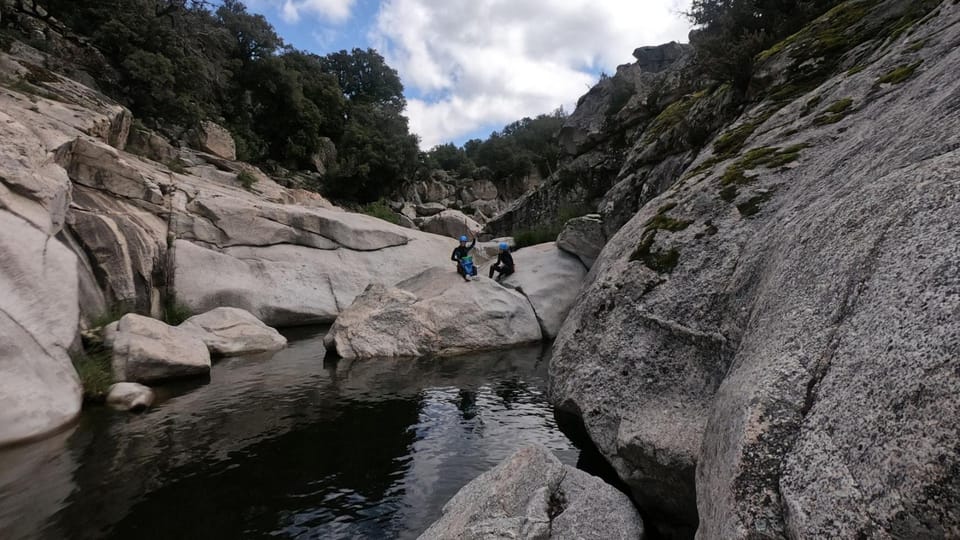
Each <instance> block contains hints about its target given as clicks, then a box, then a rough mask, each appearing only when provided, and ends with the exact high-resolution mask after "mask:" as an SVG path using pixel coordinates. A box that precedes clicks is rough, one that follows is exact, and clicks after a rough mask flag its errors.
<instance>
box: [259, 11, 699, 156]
mask: <svg viewBox="0 0 960 540" xmlns="http://www.w3.org/2000/svg"><path fill="white" fill-rule="evenodd" d="M245 3H246V5H247V7H248V9H249V10H250V11H252V12H255V13H261V14H263V15H264V16H265V17H266V18H267V20H269V21H270V23H271V24H273V26H274V27H275V28H276V30H277V32H278V33H279V34H280V35H281V36H282V37H283V39H284V41H286V42H287V43H289V44H291V45H293V46H294V47H296V48H298V49H304V50H307V51H310V52H314V53H317V54H321V55H322V54H326V53H328V52H331V51H337V50H340V49H347V50H349V49H352V48H354V47H360V48H368V47H369V48H374V49H377V50H378V51H379V52H380V53H381V54H382V55H383V56H384V57H385V58H386V59H387V63H388V64H390V66H392V67H393V68H395V69H396V70H397V71H398V72H399V73H400V79H401V81H402V82H403V85H404V89H405V94H406V97H407V111H406V114H407V116H408V117H409V118H410V130H411V131H412V132H414V133H416V134H417V135H419V136H420V146H421V148H423V149H429V148H432V147H433V146H435V145H437V144H441V143H446V142H454V143H457V144H462V143H463V142H464V141H466V140H468V139H471V138H485V137H487V136H488V135H489V134H490V133H491V132H492V131H495V130H499V129H500V128H502V127H503V126H504V125H506V124H509V123H510V122H513V121H515V120H519V119H521V118H523V117H525V116H530V117H533V116H536V115H538V114H543V113H549V112H552V111H554V110H556V109H557V108H558V107H561V106H562V107H563V108H564V109H565V110H566V111H568V112H572V111H573V109H574V106H575V104H576V102H577V99H578V98H579V97H580V96H582V95H583V94H585V93H586V92H587V90H589V89H590V87H591V86H593V84H595V83H596V81H597V79H598V78H599V75H600V74H601V73H608V74H612V73H614V72H615V71H616V67H617V66H618V65H620V64H625V63H629V62H632V61H633V56H632V53H633V50H634V49H635V48H637V47H640V46H643V45H658V44H661V43H666V42H668V41H682V42H686V41H687V34H688V32H689V31H690V24H689V23H688V22H687V20H686V19H685V18H684V17H683V15H682V12H683V11H685V10H686V9H688V8H689V5H690V0H246V1H245Z"/></svg>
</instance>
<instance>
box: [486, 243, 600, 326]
mask: <svg viewBox="0 0 960 540" xmlns="http://www.w3.org/2000/svg"><path fill="white" fill-rule="evenodd" d="M513 262H514V264H515V265H516V269H517V271H516V273H514V274H513V275H511V276H509V277H507V278H505V279H504V280H503V282H502V283H503V285H504V286H506V287H512V288H514V289H516V290H517V291H518V292H520V293H521V294H523V295H524V296H526V297H527V300H529V301H530V303H531V304H532V305H533V310H534V311H535V312H536V313H537V320H538V321H539V322H540V327H541V329H542V331H543V335H544V336H545V337H547V338H549V339H553V338H554V337H556V336H557V332H559V331H560V326H561V325H562V324H563V321H564V319H566V317H567V313H568V312H569V311H570V308H571V307H572V306H573V303H574V301H575V300H576V299H577V294H578V293H579V292H580V287H581V285H583V281H584V278H585V277H586V276H587V269H586V267H585V266H584V265H583V263H581V262H580V261H579V260H578V259H577V258H576V257H574V256H573V255H570V254H569V253H567V252H565V251H561V250H560V249H557V245H556V244H555V243H553V242H550V243H547V244H540V245H537V246H531V247H525V248H523V249H521V250H519V251H517V252H516V253H514V254H513Z"/></svg>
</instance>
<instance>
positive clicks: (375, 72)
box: [321, 49, 407, 112]
mask: <svg viewBox="0 0 960 540" xmlns="http://www.w3.org/2000/svg"><path fill="white" fill-rule="evenodd" d="M321 62H322V64H323V67H324V71H326V72H327V73H330V74H332V75H333V76H334V77H336V78H337V82H338V83H339V84H340V89H341V90H343V95H344V96H346V98H347V99H349V100H350V101H351V102H352V103H365V104H371V103H376V104H379V105H381V106H384V107H389V108H390V109H392V110H393V111H395V112H400V111H403V109H404V108H406V106H407V100H406V99H405V98H404V97H403V83H401V82H400V75H398V74H397V71H396V70H395V69H393V68H392V67H390V66H388V65H387V63H386V61H385V60H384V59H383V57H382V56H380V53H378V52H377V51H375V50H373V49H367V50H362V49H353V50H352V51H351V52H347V51H340V52H335V53H331V54H328V55H327V56H325V57H323V58H322V59H321Z"/></svg>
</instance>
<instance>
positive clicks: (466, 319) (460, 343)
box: [324, 265, 542, 358]
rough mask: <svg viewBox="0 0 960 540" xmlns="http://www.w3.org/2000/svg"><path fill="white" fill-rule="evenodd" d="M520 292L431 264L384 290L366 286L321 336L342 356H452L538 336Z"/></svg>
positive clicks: (497, 347)
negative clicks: (467, 279) (422, 270)
mask: <svg viewBox="0 0 960 540" xmlns="http://www.w3.org/2000/svg"><path fill="white" fill-rule="evenodd" d="M541 336H542V334H541V332H540V325H539V324H538V322H537V317H536V314H535V313H534V310H533V308H532V307H531V306H530V303H529V302H528V301H527V299H526V298H524V297H523V296H522V295H521V294H519V293H517V292H515V291H513V290H509V289H506V288H504V287H502V286H500V285H499V284H497V283H496V282H494V281H493V280H490V279H487V278H485V277H479V278H477V279H476V280H475V281H472V282H465V281H464V280H463V278H461V277H460V275H458V274H457V273H456V271H455V270H454V268H452V265H451V267H450V268H431V269H429V270H427V271H425V272H423V273H421V274H419V275H417V276H415V277H413V278H411V279H409V280H406V281H403V282H401V283H399V284H398V285H397V286H396V287H392V288H388V287H385V286H383V285H371V286H370V287H368V288H367V289H366V290H365V291H364V292H363V294H361V295H360V296H359V297H357V299H356V301H355V302H354V303H353V305H351V306H350V307H348V308H347V309H345V310H344V311H343V312H342V313H341V314H340V316H339V317H337V320H336V321H335V322H334V324H333V327H331V328H330V331H329V333H328V334H327V337H326V338H325V340H324V342H325V344H326V345H327V348H328V350H331V349H332V350H335V351H336V353H337V354H339V355H340V356H341V357H343V358H371V357H415V356H426V355H431V354H434V355H451V354H459V353H466V352H470V351H480V350H488V349H501V348H506V347H511V346H515V345H523V344H527V343H532V342H536V341H540V339H541Z"/></svg>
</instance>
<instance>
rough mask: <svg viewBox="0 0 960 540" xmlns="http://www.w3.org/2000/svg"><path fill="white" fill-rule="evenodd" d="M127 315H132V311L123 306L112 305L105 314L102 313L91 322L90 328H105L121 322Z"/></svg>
mask: <svg viewBox="0 0 960 540" xmlns="http://www.w3.org/2000/svg"><path fill="white" fill-rule="evenodd" d="M127 313H130V310H129V309H126V308H125V307H124V306H123V305H120V304H115V305H112V306H110V307H108V308H107V309H106V310H105V311H104V312H103V313H100V314H99V315H97V316H95V317H93V318H92V319H91V320H90V328H103V327H104V326H106V325H108V324H110V323H112V322H116V321H119V320H120V319H122V318H123V316H124V315H126V314H127Z"/></svg>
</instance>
